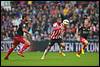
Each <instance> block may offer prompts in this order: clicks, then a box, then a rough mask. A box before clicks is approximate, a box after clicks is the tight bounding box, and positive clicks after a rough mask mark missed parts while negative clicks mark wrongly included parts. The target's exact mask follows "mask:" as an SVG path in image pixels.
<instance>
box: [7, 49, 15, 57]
mask: <svg viewBox="0 0 100 67" xmlns="http://www.w3.org/2000/svg"><path fill="white" fill-rule="evenodd" d="M13 50H14V48H10V49H9V51H8V53H7V55H6V57H8V56H9V55H10V54H11V52H12V51H13Z"/></svg>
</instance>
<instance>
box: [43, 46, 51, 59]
mask: <svg viewBox="0 0 100 67" xmlns="http://www.w3.org/2000/svg"><path fill="white" fill-rule="evenodd" d="M50 48H51V46H48V47H47V48H46V49H45V51H44V53H43V56H42V57H41V59H44V58H45V56H46V55H47V53H48V51H49V50H50Z"/></svg>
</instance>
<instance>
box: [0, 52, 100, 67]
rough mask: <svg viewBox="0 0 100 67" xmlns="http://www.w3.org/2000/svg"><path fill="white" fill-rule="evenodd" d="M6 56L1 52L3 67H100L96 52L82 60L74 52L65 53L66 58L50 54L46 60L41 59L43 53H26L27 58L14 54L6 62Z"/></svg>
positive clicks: (53, 53) (87, 54) (82, 57)
mask: <svg viewBox="0 0 100 67" xmlns="http://www.w3.org/2000/svg"><path fill="white" fill-rule="evenodd" d="M5 54H6V53H4V52H1V66H99V53H95V52H94V53H90V52H87V53H85V54H84V55H81V57H80V58H78V57H76V54H75V53H74V52H65V54H66V56H65V57H63V56H61V55H59V53H58V52H49V53H48V54H47V56H46V58H45V59H44V60H41V59H40V58H41V56H42V54H43V52H25V53H24V56H25V57H20V56H18V55H17V52H13V53H12V54H11V55H10V57H9V60H4V56H5Z"/></svg>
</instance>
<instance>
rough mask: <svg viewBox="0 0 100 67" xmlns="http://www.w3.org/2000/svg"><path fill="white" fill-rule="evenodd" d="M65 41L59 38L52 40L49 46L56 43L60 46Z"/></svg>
mask: <svg viewBox="0 0 100 67" xmlns="http://www.w3.org/2000/svg"><path fill="white" fill-rule="evenodd" d="M63 42H64V41H63V40H62V39H61V38H59V39H51V40H50V42H49V46H53V45H54V44H55V43H58V45H60V43H63Z"/></svg>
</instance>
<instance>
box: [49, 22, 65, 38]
mask: <svg viewBox="0 0 100 67" xmlns="http://www.w3.org/2000/svg"><path fill="white" fill-rule="evenodd" d="M64 32H65V27H64V26H63V25H62V24H61V23H59V22H55V23H54V24H53V31H52V33H51V35H50V38H51V39H59V38H61V37H62V35H63V33H64Z"/></svg>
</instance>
